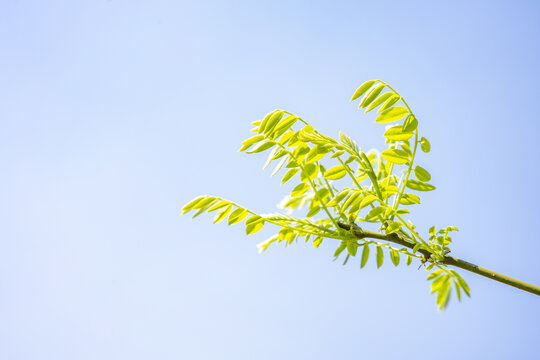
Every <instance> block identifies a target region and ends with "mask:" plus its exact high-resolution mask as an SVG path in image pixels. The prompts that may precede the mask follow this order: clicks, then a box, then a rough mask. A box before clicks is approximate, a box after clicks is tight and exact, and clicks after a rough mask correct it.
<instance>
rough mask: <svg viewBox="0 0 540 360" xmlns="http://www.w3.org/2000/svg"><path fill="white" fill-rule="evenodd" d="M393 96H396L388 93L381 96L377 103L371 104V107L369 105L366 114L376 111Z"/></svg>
mask: <svg viewBox="0 0 540 360" xmlns="http://www.w3.org/2000/svg"><path fill="white" fill-rule="evenodd" d="M392 95H394V93H393V92H387V93H384V94H382V95H381V96H379V97H378V98H377V99H376V100H375V101H373V102H372V103H371V105H369V106H368V107H367V109H366V113H367V112H369V111H371V110H373V109H375V108H376V107H377V106H379V105H381V104H382V103H384V102H385V101H386V100H388V98H390V97H391V96H392Z"/></svg>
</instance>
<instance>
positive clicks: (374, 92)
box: [360, 84, 386, 108]
mask: <svg viewBox="0 0 540 360" xmlns="http://www.w3.org/2000/svg"><path fill="white" fill-rule="evenodd" d="M385 86H386V85H384V84H379V85H377V86H376V87H374V88H373V90H371V91H370V92H369V93H368V94H367V95H366V96H365V97H364V98H363V99H362V101H361V102H360V107H361V108H365V107H366V106H368V105H369V104H371V102H372V101H373V100H375V98H377V96H379V94H380V93H381V91H383V89H384V87H385Z"/></svg>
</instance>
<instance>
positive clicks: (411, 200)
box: [399, 180, 420, 205]
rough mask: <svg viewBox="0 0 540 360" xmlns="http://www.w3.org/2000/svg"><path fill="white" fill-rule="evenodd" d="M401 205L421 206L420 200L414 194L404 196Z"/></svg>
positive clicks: (400, 201)
mask: <svg viewBox="0 0 540 360" xmlns="http://www.w3.org/2000/svg"><path fill="white" fill-rule="evenodd" d="M409 181H410V180H409ZM399 203H400V204H402V205H413V204H420V198H419V197H418V196H416V195H414V194H403V195H402V196H401V199H400V200H399Z"/></svg>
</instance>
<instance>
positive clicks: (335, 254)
mask: <svg viewBox="0 0 540 360" xmlns="http://www.w3.org/2000/svg"><path fill="white" fill-rule="evenodd" d="M346 247H347V242H346V241H342V242H341V244H340V245H339V246H338V248H337V249H336V252H334V258H335V259H337V258H338V256H339V255H340V254H341V253H342V252H343V250H345V248H346ZM335 259H334V260H335Z"/></svg>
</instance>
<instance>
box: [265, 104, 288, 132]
mask: <svg viewBox="0 0 540 360" xmlns="http://www.w3.org/2000/svg"><path fill="white" fill-rule="evenodd" d="M283 114H285V111H283V110H281V111H276V112H275V113H274V114H273V115H272V116H271V117H270V119H268V122H267V123H266V124H265V126H264V129H263V131H264V133H265V134H269V133H270V132H272V130H273V129H274V127H275V126H276V124H277V123H278V122H279V120H281V118H282V117H283ZM259 130H260V129H259Z"/></svg>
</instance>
